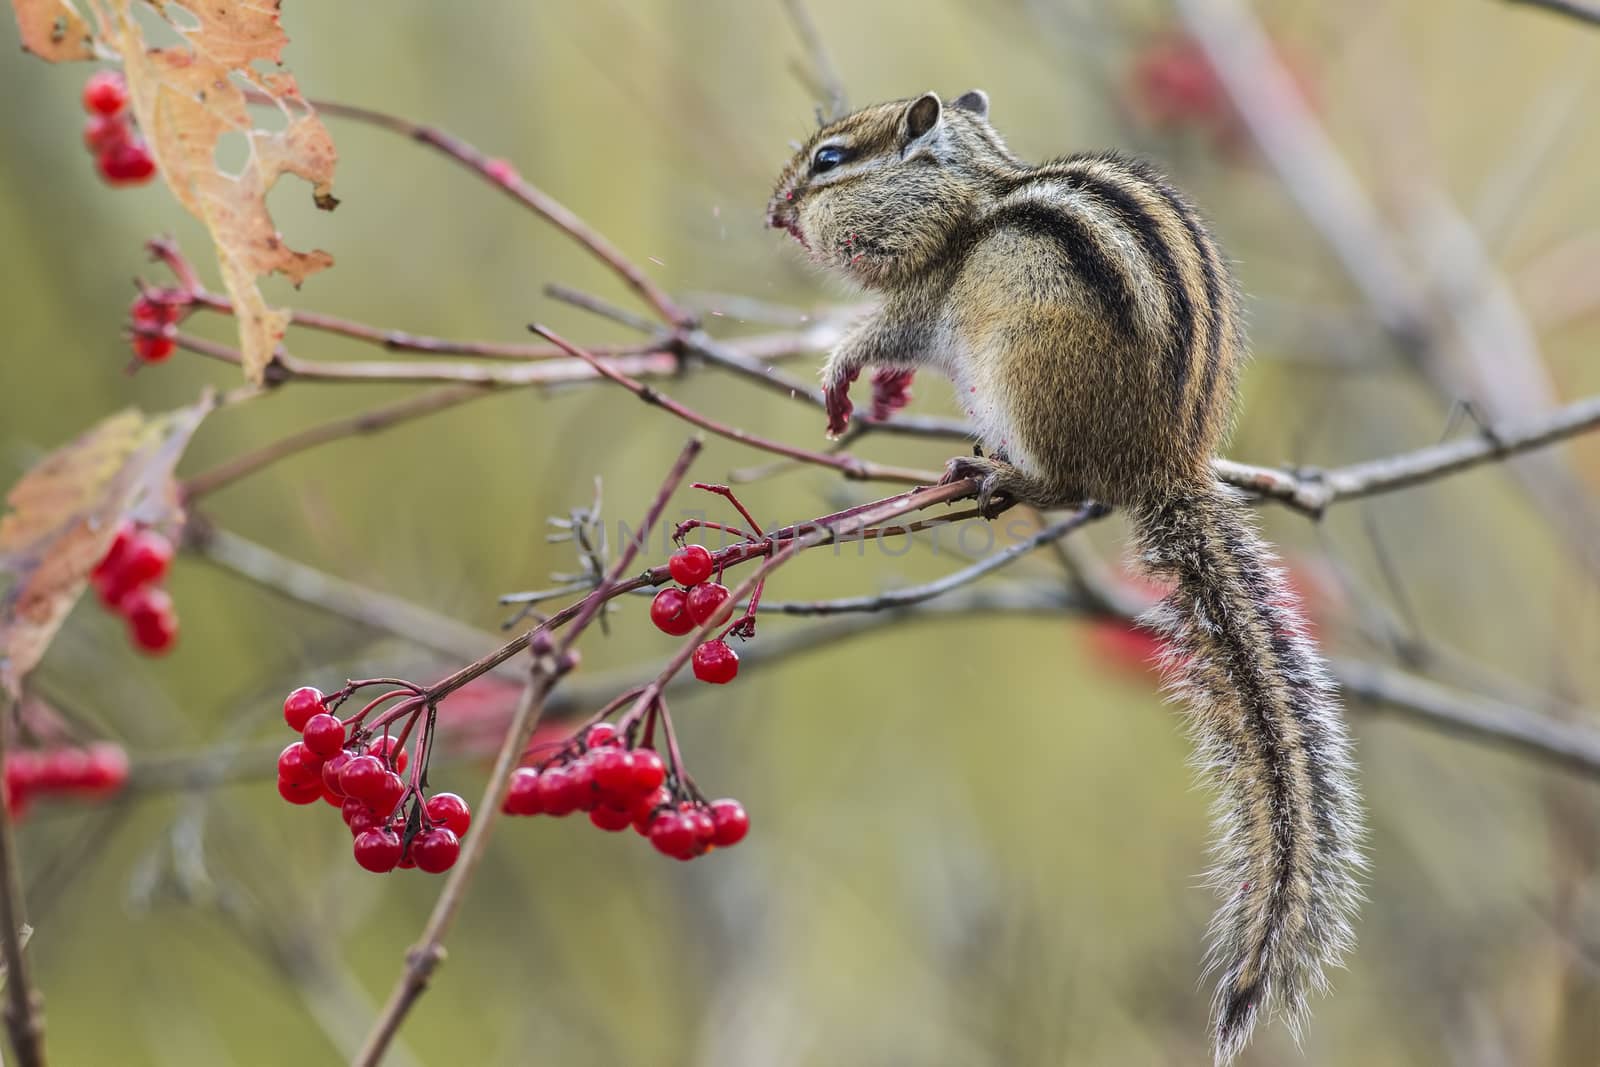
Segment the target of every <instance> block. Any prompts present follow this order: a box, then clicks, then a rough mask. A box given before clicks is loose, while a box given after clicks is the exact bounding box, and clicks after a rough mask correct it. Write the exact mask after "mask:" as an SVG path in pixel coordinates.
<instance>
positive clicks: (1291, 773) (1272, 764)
mask: <svg viewBox="0 0 1600 1067" xmlns="http://www.w3.org/2000/svg"><path fill="white" fill-rule="evenodd" d="M1132 511H1133V516H1132V517H1133V525H1134V530H1135V531H1136V534H1135V536H1136V537H1137V539H1138V543H1139V547H1140V550H1141V559H1142V561H1143V563H1144V565H1145V566H1146V567H1147V568H1148V569H1149V570H1150V571H1151V572H1152V573H1154V574H1156V575H1158V576H1161V577H1163V578H1168V579H1171V580H1173V581H1175V582H1176V588H1175V590H1174V591H1173V593H1172V594H1171V596H1169V597H1168V598H1167V599H1166V600H1165V601H1163V602H1162V604H1161V605H1160V606H1159V607H1158V608H1156V609H1155V610H1154V611H1153V612H1152V613H1151V616H1150V618H1149V619H1147V620H1146V621H1147V623H1148V624H1149V625H1151V626H1152V627H1153V628H1154V629H1156V630H1157V631H1158V632H1159V633H1161V634H1162V635H1163V636H1164V637H1165V638H1166V640H1167V643H1168V649H1169V651H1168V653H1167V655H1166V664H1165V665H1166V667H1167V670H1168V672H1169V677H1170V678H1171V686H1172V688H1173V690H1174V691H1175V693H1176V694H1178V695H1180V696H1181V697H1182V698H1183V699H1184V701H1185V703H1186V704H1187V705H1188V707H1189V714H1190V722H1191V724H1192V729H1191V733H1192V735H1193V737H1194V740H1195V761H1196V763H1197V764H1198V765H1199V766H1200V767H1201V768H1202V769H1203V770H1204V771H1205V772H1206V773H1207V774H1208V775H1209V776H1210V777H1212V778H1213V779H1214V780H1215V781H1216V782H1217V783H1218V786H1219V795H1218V798H1217V804H1216V809H1215V814H1216V822H1217V827H1218V833H1217V838H1216V842H1215V845H1214V846H1213V851H1214V859H1215V864H1214V866H1213V868H1212V871H1211V877H1210V881H1211V885H1212V887H1213V888H1214V889H1215V890H1216V891H1217V893H1218V895H1219V896H1221V897H1222V900H1223V904H1222V909H1221V910H1220V911H1219V912H1217V914H1216V916H1215V918H1214V919H1213V920H1212V924H1211V946H1210V951H1209V954H1208V959H1207V968H1208V970H1209V971H1212V972H1214V973H1216V974H1217V985H1216V993H1215V997H1214V999H1213V1003H1212V1009H1213V1022H1214V1026H1215V1031H1214V1034H1213V1037H1214V1040H1215V1046H1216V1053H1217V1061H1218V1063H1226V1062H1228V1061H1229V1060H1231V1059H1232V1058H1233V1057H1234V1056H1235V1055H1237V1054H1238V1052H1239V1050H1240V1049H1242V1048H1243V1047H1244V1044H1245V1042H1246V1041H1247V1040H1248V1038H1249V1036H1250V1031H1251V1029H1252V1027H1254V1025H1255V1023H1256V1020H1257V1018H1258V1017H1261V1016H1270V1015H1271V1014H1273V1013H1274V1011H1275V1010H1281V1012H1282V1014H1283V1015H1284V1017H1285V1018H1286V1019H1287V1021H1288V1024H1289V1026H1290V1028H1291V1030H1292V1032H1294V1034H1295V1035H1296V1037H1297V1038H1298V1036H1299V1030H1300V1024H1301V1020H1302V1019H1303V1017H1304V1014H1305V1011H1306V997H1307V994H1308V993H1309V992H1311V991H1312V990H1317V991H1319V992H1320V991H1325V990H1326V988H1327V978H1326V973H1325V968H1327V967H1329V966H1334V965H1337V964H1338V962H1339V960H1340V957H1341V956H1342V954H1343V953H1344V952H1346V951H1348V950H1349V948H1350V946H1351V944H1352V941H1353V937H1352V934H1351V929H1350V921H1351V919H1352V917H1353V916H1354V914H1355V910H1356V906H1357V904H1358V902H1359V899H1360V891H1359V888H1358V876H1359V874H1360V872H1361V870H1362V869H1363V866H1364V862H1363V859H1362V856H1361V852H1360V839H1361V833H1362V831H1361V825H1362V818H1361V810H1360V804H1359V801H1358V799H1357V796H1356V792H1355V785H1354V768H1353V766H1352V763H1351V759H1350V743H1349V740H1348V738H1347V736H1346V733H1345V728H1344V721H1343V719H1342V717H1341V715H1340V712H1339V707H1338V703H1337V700H1336V698H1335V695H1334V692H1333V686H1332V684H1331V682H1330V681H1329V679H1328V675H1327V671H1326V670H1325V668H1324V666H1323V663H1322V660H1321V657H1320V656H1318V654H1317V651H1316V648H1315V646H1314V645H1313V644H1312V642H1311V641H1310V640H1309V639H1308V638H1307V637H1306V635H1305V626H1304V623H1303V621H1302V620H1301V618H1300V615H1299V612H1298V609H1297V607H1296V605H1295V603H1294V599H1293V596H1292V594H1291V593H1290V592H1289V589H1288V587H1287V586H1286V584H1285V583H1284V578H1283V574H1282V572H1281V571H1279V569H1278V568H1277V567H1276V566H1275V565H1274V563H1273V561H1272V557H1271V553H1270V552H1269V550H1268V549H1267V547H1266V545H1265V544H1264V543H1262V541H1261V540H1260V538H1258V537H1257V536H1256V534H1255V531H1254V530H1253V529H1251V525H1250V521H1249V518H1248V517H1247V516H1246V514H1245V513H1244V511H1243V508H1242V507H1241V506H1240V503H1239V501H1238V499H1237V498H1236V495H1235V494H1234V492H1233V491H1232V490H1231V489H1228V488H1225V487H1223V486H1221V485H1215V484H1214V485H1212V486H1210V487H1209V489H1208V490H1206V491H1204V492H1201V493H1197V494H1195V495H1192V496H1188V497H1184V498H1176V499H1172V500H1168V501H1164V502H1162V503H1160V504H1151V505H1146V506H1142V507H1136V508H1134V509H1132Z"/></svg>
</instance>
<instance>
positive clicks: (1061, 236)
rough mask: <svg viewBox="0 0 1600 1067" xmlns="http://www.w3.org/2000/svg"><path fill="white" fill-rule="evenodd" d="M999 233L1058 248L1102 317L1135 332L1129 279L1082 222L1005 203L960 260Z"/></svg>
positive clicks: (1044, 207)
mask: <svg viewBox="0 0 1600 1067" xmlns="http://www.w3.org/2000/svg"><path fill="white" fill-rule="evenodd" d="M999 230H1012V231H1016V232H1020V233H1025V234H1029V235H1031V236H1035V237H1043V238H1047V239H1048V240H1050V241H1053V242H1054V243H1055V244H1056V245H1057V247H1059V248H1060V249H1061V253H1062V255H1063V256H1064V257H1065V258H1066V260H1067V262H1068V264H1069V266H1070V267H1071V269H1072V271H1073V273H1075V274H1076V275H1077V276H1078V277H1079V279H1081V280H1082V281H1083V283H1084V285H1085V286H1086V287H1087V288H1088V289H1089V290H1090V292H1092V293H1094V295H1095V299H1096V300H1098V301H1099V302H1100V305H1101V307H1102V308H1104V310H1105V312H1106V313H1107V314H1108V315H1109V316H1110V317H1111V318H1112V319H1113V320H1114V321H1115V322H1116V323H1117V325H1118V326H1119V327H1120V328H1122V329H1123V330H1125V331H1127V332H1128V333H1129V334H1132V333H1135V332H1136V331H1137V330H1138V327H1139V320H1138V315H1137V313H1136V312H1135V310H1134V309H1135V308H1136V307H1137V306H1138V305H1137V300H1136V299H1135V297H1134V289H1133V279H1132V278H1130V277H1129V276H1128V273H1127V272H1126V271H1125V270H1123V269H1122V266H1121V265H1120V264H1119V263H1118V262H1117V260H1116V259H1115V258H1114V257H1112V256H1111V255H1108V254H1107V252H1106V250H1105V248H1104V247H1103V244H1102V242H1101V241H1099V240H1097V239H1096V237H1095V235H1094V232H1093V231H1092V230H1091V228H1090V226H1089V224H1088V222H1086V221H1085V220H1084V219H1083V217H1082V216H1080V215H1075V214H1073V213H1072V212H1070V211H1065V210H1063V209H1061V208H1059V207H1053V206H1051V205H1048V204H1041V203H1035V202H1032V201H1024V202H1022V203H1019V204H1010V205H1007V206H1006V207H1003V208H1000V209H998V210H996V211H994V212H993V213H991V214H989V215H987V216H985V217H984V219H983V221H982V222H980V223H979V224H978V226H977V227H976V230H975V232H974V233H973V235H972V239H971V241H970V242H969V243H968V245H967V248H966V250H965V253H964V254H963V255H962V256H961V257H960V258H961V259H962V260H964V259H965V258H966V254H970V252H971V250H972V249H973V248H975V247H976V246H977V245H978V244H979V243H980V242H981V241H982V240H983V239H984V238H985V237H987V236H989V235H990V234H992V233H995V232H996V231H999Z"/></svg>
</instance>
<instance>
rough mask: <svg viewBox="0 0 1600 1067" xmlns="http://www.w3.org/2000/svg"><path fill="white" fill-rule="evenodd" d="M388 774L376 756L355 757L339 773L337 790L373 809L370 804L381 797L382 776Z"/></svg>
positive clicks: (372, 805)
mask: <svg viewBox="0 0 1600 1067" xmlns="http://www.w3.org/2000/svg"><path fill="white" fill-rule="evenodd" d="M308 751H309V750H308ZM388 773H389V772H388V771H386V770H385V769H384V767H383V763H382V762H381V761H379V759H378V757H377V756H355V757H352V758H351V760H350V762H349V763H346V764H345V765H344V769H343V770H341V771H340V772H339V788H340V789H342V790H344V795H345V796H347V797H354V798H355V799H357V800H359V801H361V803H363V804H365V805H367V806H368V807H375V805H374V804H373V803H372V802H373V801H374V800H377V799H378V798H379V797H381V796H382V795H383V790H384V788H385V787H384V784H383V776H384V775H385V774H388ZM384 814H385V815H387V814H388V812H384Z"/></svg>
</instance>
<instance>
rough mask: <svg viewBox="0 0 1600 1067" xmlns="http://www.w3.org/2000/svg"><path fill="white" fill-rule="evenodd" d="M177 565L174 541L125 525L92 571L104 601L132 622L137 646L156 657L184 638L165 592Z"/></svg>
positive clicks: (91, 577)
mask: <svg viewBox="0 0 1600 1067" xmlns="http://www.w3.org/2000/svg"><path fill="white" fill-rule="evenodd" d="M171 565H172V542H171V541H168V540H167V539H166V538H165V537H163V536H161V534H160V533H158V532H156V531H155V530H150V529H145V528H141V527H138V526H136V525H134V524H133V523H131V522H124V523H123V524H122V525H121V526H119V527H118V528H117V536H116V539H115V540H114V541H112V542H111V548H110V550H109V551H107V552H106V555H105V558H104V559H102V560H101V561H100V562H99V563H97V564H95V567H94V570H93V571H91V572H90V573H89V582H90V584H91V585H93V586H94V591H95V592H96V593H97V594H98V595H99V597H100V602H101V603H102V604H104V605H105V606H106V607H107V608H108V609H110V610H111V611H114V612H116V613H117V614H118V615H121V616H122V617H123V619H125V620H126V621H127V623H128V636H129V638H130V639H131V640H132V641H133V643H134V646H135V647H137V648H139V649H140V650H142V651H144V652H148V653H150V654H151V655H160V654H161V653H163V652H166V651H167V650H168V649H170V648H171V647H172V643H173V642H174V641H176V640H177V639H178V614H177V611H176V610H175V609H174V608H173V606H172V597H171V596H170V595H168V593H167V591H166V590H165V589H162V588H161V580H162V579H163V578H165V577H166V576H167V568H168V567H170V566H171Z"/></svg>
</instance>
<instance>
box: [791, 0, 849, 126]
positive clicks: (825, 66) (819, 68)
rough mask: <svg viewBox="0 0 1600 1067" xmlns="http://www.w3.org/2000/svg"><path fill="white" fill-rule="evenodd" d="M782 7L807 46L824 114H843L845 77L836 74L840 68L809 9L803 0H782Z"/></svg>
mask: <svg viewBox="0 0 1600 1067" xmlns="http://www.w3.org/2000/svg"><path fill="white" fill-rule="evenodd" d="M783 8H784V10H785V11H787V12H788V13H789V21H790V22H793V23H794V31H795V33H796V34H797V35H798V36H799V38H800V42H801V43H802V44H804V45H805V46H806V55H807V57H808V58H809V60H810V62H811V75H812V77H813V78H814V79H815V82H816V88H817V89H818V90H819V91H821V93H822V95H823V97H824V99H823V101H822V103H823V104H824V105H825V106H826V111H825V112H824V114H825V115H826V117H827V118H828V120H829V121H832V120H833V119H837V118H841V117H843V115H844V113H845V107H846V104H845V94H844V79H843V78H841V77H839V71H838V69H837V68H836V67H834V65H833V58H832V57H831V56H829V54H828V46H827V45H825V44H823V43H822V34H821V33H820V32H818V30H817V24H816V22H815V20H813V19H812V17H811V12H810V11H809V10H807V9H806V6H805V4H804V2H803V0H783Z"/></svg>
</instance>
